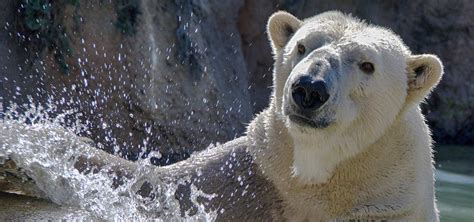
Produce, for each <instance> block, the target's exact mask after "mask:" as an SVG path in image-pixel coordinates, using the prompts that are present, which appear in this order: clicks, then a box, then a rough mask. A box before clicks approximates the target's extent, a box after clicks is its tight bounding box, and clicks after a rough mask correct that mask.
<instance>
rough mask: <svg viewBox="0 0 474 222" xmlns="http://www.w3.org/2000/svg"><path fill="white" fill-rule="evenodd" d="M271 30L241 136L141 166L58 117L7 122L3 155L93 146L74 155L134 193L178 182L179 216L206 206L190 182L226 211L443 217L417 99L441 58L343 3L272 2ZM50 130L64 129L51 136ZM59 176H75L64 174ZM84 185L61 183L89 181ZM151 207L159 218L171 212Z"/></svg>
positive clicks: (430, 84)
mask: <svg viewBox="0 0 474 222" xmlns="http://www.w3.org/2000/svg"><path fill="white" fill-rule="evenodd" d="M267 32H268V36H269V40H270V43H271V45H272V50H273V54H274V59H275V65H274V75H273V77H274V78H273V86H274V88H273V94H272V97H271V100H270V105H269V106H268V108H267V109H265V110H264V111H263V112H261V113H260V114H258V115H257V116H256V117H255V119H254V120H253V121H252V122H251V123H250V124H249V126H248V129H247V133H246V135H245V136H243V137H241V138H238V139H235V140H233V141H230V142H228V143H226V144H224V145H221V146H218V147H215V148H213V149H209V150H206V151H203V152H200V153H198V154H195V155H192V157H191V158H189V159H188V160H186V161H182V162H180V163H177V164H174V165H171V166H166V167H151V166H146V167H145V168H144V169H143V167H142V166H139V164H137V163H132V162H129V161H125V160H121V159H119V158H117V157H114V156H111V155H109V154H106V153H104V152H102V151H99V150H96V149H93V148H90V149H89V148H87V147H88V146H89V145H87V144H83V143H82V142H80V141H78V140H77V139H74V137H73V136H71V135H70V134H67V133H66V132H63V131H61V130H57V129H55V128H54V129H53V128H51V129H49V128H45V127H43V129H46V130H38V128H35V127H30V126H25V125H15V124H11V123H8V122H0V131H1V133H0V141H1V142H3V144H4V146H3V147H4V149H5V150H6V151H7V152H6V153H5V152H3V151H5V150H2V149H0V157H1V156H2V155H3V156H10V157H9V158H11V159H12V161H13V162H15V163H17V164H19V166H20V167H23V168H28V166H26V165H25V164H26V163H22V161H21V158H22V157H21V153H18V154H15V155H12V154H9V153H8V152H12V150H15V144H20V142H22V141H23V142H24V141H27V140H31V141H32V142H31V143H29V144H30V148H34V147H38V150H42V149H44V146H45V145H44V144H47V145H48V146H51V147H53V148H54V149H58V147H64V146H65V145H64V144H66V145H67V144H82V145H74V146H72V147H71V146H69V147H67V148H64V149H65V150H68V149H72V148H74V147H79V146H80V147H83V148H81V149H85V148H84V147H86V148H87V149H88V151H87V152H86V153H87V155H84V156H79V157H74V158H72V159H73V160H74V161H75V162H74V168H75V169H78V170H79V171H81V172H83V173H85V174H88V173H97V172H100V171H101V169H105V171H106V172H107V173H111V174H114V177H113V178H114V184H115V185H114V186H121V185H120V184H123V183H124V181H133V183H134V184H133V185H130V186H128V187H131V189H130V190H131V193H130V195H131V196H132V195H140V196H142V197H143V198H145V199H146V200H147V201H149V202H153V201H159V199H160V198H158V197H160V196H161V195H160V192H162V189H161V188H160V187H163V186H162V185H163V184H170V183H175V184H178V185H177V186H178V188H177V190H176V193H175V198H176V200H177V201H178V202H179V207H180V212H181V215H190V214H191V215H192V214H193V213H196V212H197V210H198V208H197V206H196V205H195V201H192V200H191V199H192V197H191V191H192V190H193V189H198V190H200V191H201V192H203V193H207V194H214V195H208V196H207V197H205V198H199V199H198V202H200V203H202V204H203V205H204V206H205V207H206V210H212V211H214V212H217V220H221V221H229V220H239V221H242V220H251V221H252V220H271V219H273V220H290V221H345V220H370V221H372V220H383V221H387V220H390V221H438V220H439V219H438V212H437V209H436V203H435V197H434V178H433V160H432V149H431V143H432V141H431V137H430V131H429V128H428V126H427V125H426V124H425V121H424V117H423V115H422V113H421V111H420V108H419V104H420V103H421V102H422V101H423V100H424V98H426V97H427V96H428V94H429V93H430V91H431V90H432V89H433V88H434V87H435V86H436V85H437V84H438V82H439V80H440V79H441V76H442V74H443V66H442V64H441V62H440V60H439V59H438V58H437V57H436V56H434V55H428V54H423V55H413V54H412V53H411V52H410V50H409V49H408V48H407V46H405V44H404V43H403V42H402V40H401V39H400V38H399V37H398V36H397V35H396V34H394V33H392V32H391V31H390V30H388V29H385V28H382V27H378V26H374V25H369V24H366V23H365V22H363V21H360V20H358V19H356V18H354V17H351V16H349V15H345V14H343V13H340V12H326V13H322V14H319V15H316V16H314V17H312V18H308V19H305V20H299V19H298V18H296V17H294V16H293V15H291V14H289V13H287V12H276V13H275V14H273V15H272V16H271V17H270V19H269V21H268V25H267ZM51 133H54V135H55V138H62V139H61V140H53V141H51V140H49V139H47V138H50V137H51V136H48V135H50V134H51ZM15 135H25V136H22V137H21V138H18V137H17V136H15ZM41 138H45V140H47V141H43V140H41ZM19 139H21V141H17V140H19ZM9 150H10V151H9ZM2 152H3V153H4V154H2ZM55 153H59V154H60V155H59V156H58V157H55V158H66V157H63V156H64V155H63V154H62V152H56V151H55ZM67 153H74V152H71V151H68V152H67ZM53 154H54V153H53ZM65 161H69V162H70V161H71V158H68V159H66V160H65ZM105 166H106V167H105ZM1 168H2V167H1V164H0V169H1ZM39 168H40V167H39V166H38V165H35V170H39ZM47 170H48V169H47ZM10 172H12V171H10ZM26 172H28V171H26ZM29 176H30V177H32V178H36V177H35V176H34V175H29ZM123 178H127V179H126V180H123ZM132 178H134V179H132ZM183 180H184V182H183ZM0 182H1V181H0ZM61 184H62V186H68V184H67V178H66V179H63V180H61ZM0 188H1V186H0ZM79 188H80V187H79ZM76 189H78V187H77V186H70V187H67V189H65V190H68V191H69V192H71V191H74V192H81V193H87V192H88V191H87V190H76ZM31 190H35V189H30V191H31ZM127 190H129V189H128V188H127ZM31 192H32V191H31ZM35 192H36V193H39V194H37V195H40V194H41V195H44V193H45V192H44V190H40V191H35ZM43 197H44V196H43ZM46 198H48V196H47V195H46ZM64 198H66V197H64ZM50 199H51V198H50ZM143 200H144V199H142V198H139V199H138V201H139V203H140V204H142V202H143ZM167 201H169V200H167ZM65 203H69V202H68V201H67V200H65ZM59 204H61V202H59ZM152 206H153V205H152ZM147 209H149V211H151V212H146V215H148V216H150V217H151V218H153V215H157V216H163V215H165V214H162V213H160V212H155V211H154V210H153V209H155V208H153V207H149V208H147ZM141 210H144V209H141Z"/></svg>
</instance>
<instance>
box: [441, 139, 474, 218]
mask: <svg viewBox="0 0 474 222" xmlns="http://www.w3.org/2000/svg"><path fill="white" fill-rule="evenodd" d="M456 149H470V152H473V153H474V149H473V147H469V148H456ZM453 152H455V151H453ZM466 158H468V156H466ZM448 159H449V158H448ZM437 168H438V170H437V172H436V180H437V181H436V197H437V199H438V208H439V210H440V213H441V215H440V216H441V221H446V222H461V221H470V222H473V221H474V159H471V158H468V159H464V160H457V159H454V160H443V161H441V162H439V163H438V164H437Z"/></svg>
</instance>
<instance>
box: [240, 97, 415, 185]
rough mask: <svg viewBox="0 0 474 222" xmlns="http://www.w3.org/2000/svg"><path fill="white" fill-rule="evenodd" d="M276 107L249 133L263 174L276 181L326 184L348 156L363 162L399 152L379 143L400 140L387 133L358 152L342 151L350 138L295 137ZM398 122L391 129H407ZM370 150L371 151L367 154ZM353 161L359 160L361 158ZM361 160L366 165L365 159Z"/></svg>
mask: <svg viewBox="0 0 474 222" xmlns="http://www.w3.org/2000/svg"><path fill="white" fill-rule="evenodd" d="M274 109H275V108H274V106H270V107H269V108H268V109H267V110H265V111H263V112H262V113H260V114H259V115H258V116H257V117H256V118H255V119H254V121H252V123H251V124H250V125H249V128H248V132H247V134H248V137H249V140H250V141H252V142H253V144H254V147H251V149H250V150H251V153H252V154H253V156H254V158H255V160H256V162H257V164H259V165H260V167H261V169H262V172H263V174H264V175H265V176H266V177H267V178H268V179H270V180H272V181H274V182H276V183H282V184H288V183H292V184H299V185H302V186H306V185H318V184H325V183H327V182H328V180H331V179H333V177H334V175H335V174H336V173H338V172H337V171H338V169H339V168H341V167H340V166H341V165H344V164H346V163H347V162H348V161H347V160H348V159H359V162H360V161H362V159H363V161H364V162H371V161H372V162H374V163H375V162H380V156H384V157H385V156H390V155H392V157H393V155H396V154H393V151H390V150H389V148H388V147H386V146H384V147H378V146H380V145H377V144H380V142H379V141H378V140H381V139H382V138H383V140H384V141H383V143H385V144H387V143H391V142H393V143H397V142H396V141H397V140H399V139H400V138H395V137H394V138H387V137H385V136H384V135H382V136H381V138H379V139H377V140H375V141H374V142H373V143H371V144H369V145H366V147H362V148H360V147H359V148H358V149H357V150H363V151H362V152H356V149H354V152H353V153H351V152H347V149H346V150H345V151H346V152H342V151H341V150H342V149H344V148H346V147H341V145H344V146H349V145H351V144H350V142H347V141H346V144H340V143H337V142H335V141H331V140H330V139H328V138H323V137H321V138H314V137H313V138H312V139H311V140H308V139H305V138H295V136H294V135H291V134H290V133H289V132H288V129H287V127H286V126H285V122H284V119H283V117H281V116H279V115H278V114H277V112H275V110H274ZM395 122H396V123H393V125H394V126H393V127H391V129H389V130H390V131H406V129H402V128H403V127H401V128H400V127H398V126H399V125H404V124H403V123H400V122H399V120H396V121H395ZM385 134H386V133H385ZM390 134H391V135H403V134H405V133H393V132H391V133H390ZM315 139H316V140H317V142H315ZM387 140H390V141H391V142H390V141H387ZM294 141H297V142H294ZM353 145H354V144H353ZM354 146H355V145H354ZM369 152H370V155H366V154H367V153H369ZM375 154H377V155H375ZM371 158H372V159H371ZM377 158H378V160H376V159H377ZM350 162H351V164H358V161H350ZM361 164H362V165H366V163H361ZM346 165H347V164H346ZM381 169H383V167H381Z"/></svg>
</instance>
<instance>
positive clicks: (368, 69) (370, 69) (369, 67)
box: [359, 62, 375, 74]
mask: <svg viewBox="0 0 474 222" xmlns="http://www.w3.org/2000/svg"><path fill="white" fill-rule="evenodd" d="M359 68H360V70H362V72H364V73H366V74H372V73H374V71H375V68H374V64H372V63H370V62H363V63H361V64H360V65H359Z"/></svg>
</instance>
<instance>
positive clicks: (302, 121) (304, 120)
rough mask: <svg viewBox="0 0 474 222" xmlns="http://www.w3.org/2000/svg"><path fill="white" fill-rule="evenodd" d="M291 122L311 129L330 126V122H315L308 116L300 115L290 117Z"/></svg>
mask: <svg viewBox="0 0 474 222" xmlns="http://www.w3.org/2000/svg"><path fill="white" fill-rule="evenodd" d="M288 117H289V118H290V121H292V122H294V123H296V124H299V125H301V126H306V127H311V128H326V127H328V126H329V122H328V121H326V120H324V119H322V120H319V121H315V120H313V119H310V118H308V117H306V116H302V115H298V114H290V115H288Z"/></svg>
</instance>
